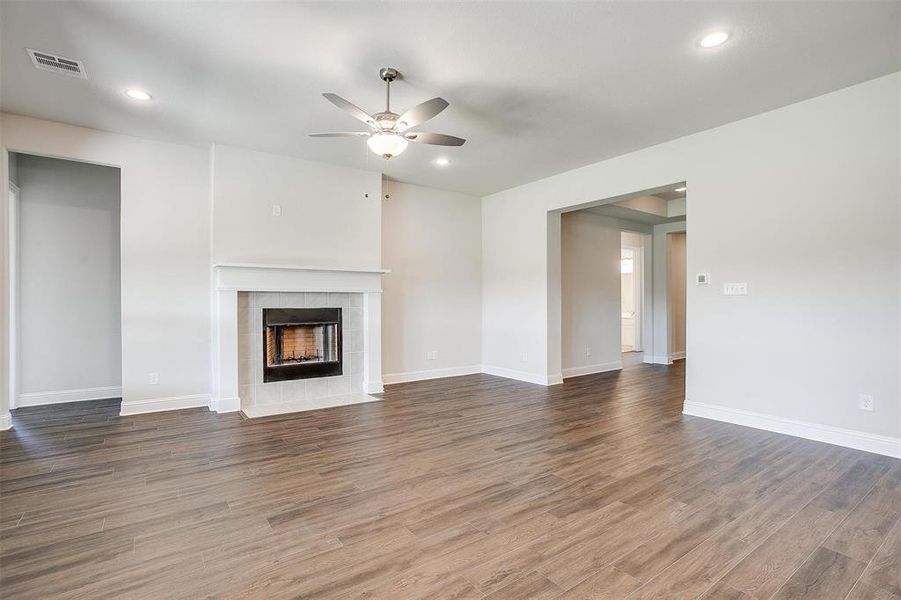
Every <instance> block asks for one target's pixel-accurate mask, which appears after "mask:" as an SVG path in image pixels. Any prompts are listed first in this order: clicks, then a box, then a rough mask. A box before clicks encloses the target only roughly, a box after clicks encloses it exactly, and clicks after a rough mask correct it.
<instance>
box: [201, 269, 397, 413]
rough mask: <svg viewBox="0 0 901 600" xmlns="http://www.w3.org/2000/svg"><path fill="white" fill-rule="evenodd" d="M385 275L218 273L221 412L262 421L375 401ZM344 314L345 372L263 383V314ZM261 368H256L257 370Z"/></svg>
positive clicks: (215, 402) (216, 374) (217, 401)
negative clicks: (287, 311)
mask: <svg viewBox="0 0 901 600" xmlns="http://www.w3.org/2000/svg"><path fill="white" fill-rule="evenodd" d="M386 272H387V271H382V270H356V269H323V268H315V267H299V266H297V267H296V266H285V265H255V264H238V263H230V264H219V265H215V266H214V285H215V290H216V292H215V293H216V299H215V301H216V306H215V307H214V308H215V310H214V323H213V388H214V389H213V399H212V401H211V403H210V408H211V409H213V410H216V411H217V412H234V411H238V410H240V411H241V412H243V413H244V414H245V415H246V416H248V417H261V416H267V415H274V414H282V413H287V412H296V411H301V410H312V409H316V408H326V407H329V406H339V405H343V404H356V403H359V402H370V401H373V400H378V398H376V397H373V396H369V395H368V394H377V393H380V392H382V391H383V386H382V376H381V373H382V353H381V346H382V342H381V340H382V319H381V312H382V304H381V302H382V281H381V279H382V275H383V274H384V273H386ZM301 307H305V308H326V307H332V308H341V309H342V313H343V319H344V328H343V336H344V344H343V345H344V351H343V359H344V373H343V374H342V375H340V376H337V377H322V378H314V379H299V380H292V381H281V382H273V383H263V380H262V375H261V373H257V371H258V370H259V371H260V372H261V371H262V342H261V339H262V338H261V335H262V320H261V319H262V309H263V308H301ZM257 367H259V369H258V368H257Z"/></svg>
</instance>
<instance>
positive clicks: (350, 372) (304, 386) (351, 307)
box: [238, 292, 363, 414]
mask: <svg viewBox="0 0 901 600" xmlns="http://www.w3.org/2000/svg"><path fill="white" fill-rule="evenodd" d="M264 308H340V309H341V313H342V318H343V324H342V325H343V326H342V335H343V344H342V346H343V351H342V355H343V363H344V374H342V375H340V376H337V377H315V378H311V379H294V380H292V381H276V382H270V383H264V382H263V344H262V336H263V318H262V315H263V309H264ZM362 393H363V295H362V294H343V293H321V292H306V293H304V292H281V293H273V292H239V293H238V396H239V397H240V398H241V410H242V411H244V412H245V414H253V413H266V412H268V411H269V409H272V408H274V407H275V406H276V405H292V404H295V405H301V404H309V405H310V406H314V405H316V404H317V403H318V402H317V401H320V400H324V399H327V398H334V397H336V396H346V395H348V394H362ZM323 404H328V402H323Z"/></svg>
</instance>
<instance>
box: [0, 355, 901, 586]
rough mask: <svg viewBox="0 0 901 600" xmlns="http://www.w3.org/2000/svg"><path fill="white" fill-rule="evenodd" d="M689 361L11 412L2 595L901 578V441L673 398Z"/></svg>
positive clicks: (4, 474)
mask: <svg viewBox="0 0 901 600" xmlns="http://www.w3.org/2000/svg"><path fill="white" fill-rule="evenodd" d="M683 381H684V371H683V367H682V366H681V365H680V364H677V365H675V366H673V367H669V368H667V367H660V366H648V365H640V364H639V365H635V366H631V367H629V368H627V369H626V370H624V371H622V372H621V373H607V374H602V375H594V376H587V377H581V378H578V379H573V380H569V381H567V383H566V384H565V385H562V386H556V387H552V388H550V389H545V388H542V387H539V386H534V385H529V384H524V383H518V382H514V381H508V380H505V379H500V378H496V377H491V376H487V375H474V376H468V377H460V378H455V379H445V380H438V381H430V382H420V383H412V384H404V385H398V386H393V387H391V388H390V389H389V391H388V392H387V393H386V394H385V401H384V402H380V403H371V404H365V405H357V406H350V407H341V408H336V409H329V410H321V411H317V412H309V413H304V414H298V415H294V416H288V417H278V418H270V419H265V420H258V421H253V422H251V421H244V420H242V419H241V417H239V416H238V415H235V414H232V415H221V416H220V415H216V414H211V413H209V412H207V411H206V410H189V411H181V412H171V413H164V414H155V415H146V416H135V417H124V418H123V417H119V416H117V414H118V403H117V402H115V401H99V402H90V403H80V404H70V405H57V406H48V407H38V408H31V409H21V410H18V411H16V412H15V414H14V421H15V430H14V431H12V432H7V433H3V434H2V436H0V443H2V445H0V451H2V462H0V468H2V471H0V480H2V481H0V493H2V495H0V501H2V519H0V527H2V542H0V567H2V582H0V585H2V594H0V595H2V597H3V598H4V600H6V599H9V600H12V599H13V598H40V599H49V598H62V597H72V598H76V597H77V598H92V599H96V598H166V599H168V598H199V597H215V598H220V597H221V598H233V597H239V598H267V599H268V598H291V597H300V598H333V597H334V598H359V597H365V598H392V599H407V598H483V597H484V598H492V599H494V598H514V599H527V598H651V597H654V598H668V599H672V598H704V599H707V600H709V599H720V598H723V599H725V598H728V599H745V600H748V599H757V600H763V599H765V598H780V599H782V598H816V599H819V600H822V599H829V598H835V599H850V600H862V599H870V600H892V599H894V600H898V599H899V598H901V524H899V514H901V461H897V460H892V459H889V458H886V457H880V456H877V455H872V454H866V453H863V452H856V451H853V450H848V449H843V448H838V447H835V446H829V445H826V444H819V443H815V442H810V441H805V440H801V439H796V438H791V437H787V436H782V435H776V434H770V433H766V432H763V431H758V430H754V429H748V428H743V427H738V426H732V425H728V424H723V423H717V422H714V421H709V420H704V419H699V418H692V417H685V416H683V415H681V414H680V409H681V404H682V389H683Z"/></svg>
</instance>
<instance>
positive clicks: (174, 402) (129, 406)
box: [119, 394, 210, 417]
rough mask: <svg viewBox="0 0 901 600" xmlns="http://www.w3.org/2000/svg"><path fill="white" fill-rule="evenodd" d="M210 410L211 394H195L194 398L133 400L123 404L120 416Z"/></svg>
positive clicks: (175, 397) (177, 397)
mask: <svg viewBox="0 0 901 600" xmlns="http://www.w3.org/2000/svg"><path fill="white" fill-rule="evenodd" d="M201 406H202V407H205V408H209V406H210V395H209V394H194V395H192V396H172V397H169V398H149V399H147V400H132V401H130V402H122V407H121V409H120V410H119V414H120V415H121V416H123V417H125V416H128V415H142V414H145V413H154V412H162V411H166V410H181V409H183V408H198V407H201Z"/></svg>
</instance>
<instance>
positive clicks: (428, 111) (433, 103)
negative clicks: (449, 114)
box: [397, 98, 449, 128]
mask: <svg viewBox="0 0 901 600" xmlns="http://www.w3.org/2000/svg"><path fill="white" fill-rule="evenodd" d="M448 106H449V105H448V102H447V100H445V99H444V98H432V99H431V100H426V101H425V102H423V103H422V104H417V105H416V106H414V107H413V108H411V109H410V110H408V111H407V112H405V113H404V114H402V115H401V116H399V117H398V118H397V122H398V124H400V126H401V127H403V128H408V127H416V126H417V125H419V124H420V123H425V122H426V121H428V120H429V119H431V118H432V117H434V116H435V115H437V114H438V113H440V112H441V111H442V110H444V109H445V108H447V107H448Z"/></svg>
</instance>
